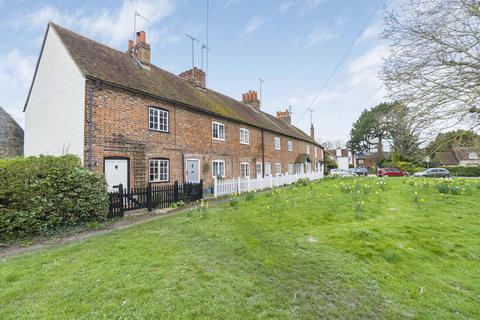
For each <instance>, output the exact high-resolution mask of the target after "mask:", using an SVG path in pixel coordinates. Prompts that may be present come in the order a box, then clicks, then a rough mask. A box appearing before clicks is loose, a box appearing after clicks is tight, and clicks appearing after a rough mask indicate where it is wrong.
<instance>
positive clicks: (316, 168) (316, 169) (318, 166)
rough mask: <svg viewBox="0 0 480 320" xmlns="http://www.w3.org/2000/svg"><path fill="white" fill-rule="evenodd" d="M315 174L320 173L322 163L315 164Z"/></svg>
mask: <svg viewBox="0 0 480 320" xmlns="http://www.w3.org/2000/svg"><path fill="white" fill-rule="evenodd" d="M315 172H320V162H315Z"/></svg>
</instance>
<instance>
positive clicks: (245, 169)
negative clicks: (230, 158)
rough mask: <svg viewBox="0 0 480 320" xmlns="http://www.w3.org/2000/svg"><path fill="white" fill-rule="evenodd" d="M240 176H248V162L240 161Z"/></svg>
mask: <svg viewBox="0 0 480 320" xmlns="http://www.w3.org/2000/svg"><path fill="white" fill-rule="evenodd" d="M240 176H241V177H242V178H246V177H250V163H248V162H242V163H240Z"/></svg>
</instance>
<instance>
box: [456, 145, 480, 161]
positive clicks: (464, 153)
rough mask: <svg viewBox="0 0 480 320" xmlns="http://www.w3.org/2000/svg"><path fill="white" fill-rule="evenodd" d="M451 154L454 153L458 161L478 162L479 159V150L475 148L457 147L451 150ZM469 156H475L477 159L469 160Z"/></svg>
mask: <svg viewBox="0 0 480 320" xmlns="http://www.w3.org/2000/svg"><path fill="white" fill-rule="evenodd" d="M453 152H455V156H456V157H457V159H458V160H460V161H461V160H478V158H479V157H480V148H475V147H457V148H453ZM470 154H476V155H477V159H470Z"/></svg>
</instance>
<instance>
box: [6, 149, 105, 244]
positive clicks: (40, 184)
mask: <svg viewBox="0 0 480 320" xmlns="http://www.w3.org/2000/svg"><path fill="white" fill-rule="evenodd" d="M107 213H108V194H107V191H106V188H105V178H104V177H103V176H101V175H99V174H96V173H93V172H91V171H89V170H87V169H85V168H83V167H82V165H81V163H80V160H79V159H78V158H77V157H75V156H71V155H67V156H62V157H53V156H40V157H28V158H13V159H4V160H0V242H3V241H12V240H17V239H24V238H31V237H35V236H47V235H49V234H51V233H54V232H56V231H58V230H60V229H65V228H69V227H74V226H78V225H79V224H81V223H84V222H98V221H105V219H106V217H107Z"/></svg>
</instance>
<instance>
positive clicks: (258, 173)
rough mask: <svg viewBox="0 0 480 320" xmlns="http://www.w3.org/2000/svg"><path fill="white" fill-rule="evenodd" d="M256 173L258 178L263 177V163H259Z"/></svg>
mask: <svg viewBox="0 0 480 320" xmlns="http://www.w3.org/2000/svg"><path fill="white" fill-rule="evenodd" d="M255 171H256V172H257V177H261V176H262V163H261V162H257V164H256V166H255Z"/></svg>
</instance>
